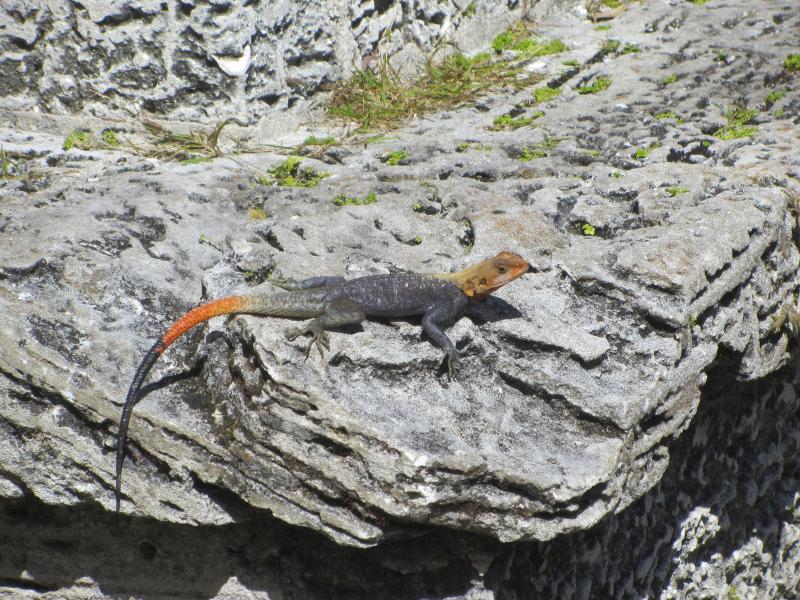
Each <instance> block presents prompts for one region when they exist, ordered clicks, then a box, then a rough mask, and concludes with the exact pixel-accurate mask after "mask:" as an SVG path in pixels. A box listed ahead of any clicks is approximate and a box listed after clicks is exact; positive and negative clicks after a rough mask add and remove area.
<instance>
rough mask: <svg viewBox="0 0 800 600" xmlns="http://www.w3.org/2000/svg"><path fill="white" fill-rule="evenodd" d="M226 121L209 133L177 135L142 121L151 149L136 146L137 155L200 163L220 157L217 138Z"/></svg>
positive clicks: (157, 125) (194, 132)
mask: <svg viewBox="0 0 800 600" xmlns="http://www.w3.org/2000/svg"><path fill="white" fill-rule="evenodd" d="M227 124H228V121H227V120H225V121H222V122H220V123H218V124H217V125H216V127H214V129H212V130H211V131H209V132H204V131H197V130H193V131H190V132H189V133H177V132H174V131H170V130H168V129H166V128H165V127H162V126H161V125H159V124H158V123H155V122H153V121H150V120H148V119H142V125H143V126H144V128H145V129H146V130H147V133H149V134H150V135H151V136H152V137H154V138H156V139H155V140H154V141H153V142H152V146H153V147H152V148H151V149H143V148H141V147H138V146H136V147H135V150H136V151H137V153H139V154H145V155H147V156H150V157H153V158H159V159H162V160H179V161H190V162H200V161H204V160H210V159H212V158H216V157H217V156H222V150H221V149H220V147H219V136H220V133H221V132H222V129H223V128H224V127H225V125H227Z"/></svg>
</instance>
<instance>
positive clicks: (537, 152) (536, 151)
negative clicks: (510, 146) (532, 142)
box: [519, 146, 547, 162]
mask: <svg viewBox="0 0 800 600" xmlns="http://www.w3.org/2000/svg"><path fill="white" fill-rule="evenodd" d="M545 156H547V152H545V151H544V150H542V149H541V148H529V147H528V146H525V147H524V148H523V149H522V151H521V152H520V153H519V160H521V161H523V162H527V161H529V160H533V159H534V158H544V157H545Z"/></svg>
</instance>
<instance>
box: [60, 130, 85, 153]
mask: <svg viewBox="0 0 800 600" xmlns="http://www.w3.org/2000/svg"><path fill="white" fill-rule="evenodd" d="M61 148H62V149H64V150H72V149H73V148H78V149H79V150H90V149H91V148H92V134H91V133H89V132H88V131H80V130H79V129H75V130H74V131H72V132H71V133H70V134H69V135H68V136H67V137H66V139H65V140H64V143H63V144H62V146H61Z"/></svg>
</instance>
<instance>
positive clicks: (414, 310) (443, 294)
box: [116, 252, 530, 512]
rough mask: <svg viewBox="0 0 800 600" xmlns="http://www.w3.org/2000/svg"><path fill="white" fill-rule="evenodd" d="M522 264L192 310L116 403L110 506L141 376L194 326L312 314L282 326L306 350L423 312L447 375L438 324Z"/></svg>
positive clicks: (379, 279) (297, 289) (448, 347)
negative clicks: (342, 332)
mask: <svg viewBox="0 0 800 600" xmlns="http://www.w3.org/2000/svg"><path fill="white" fill-rule="evenodd" d="M529 266H530V265H529V264H528V262H527V261H526V260H525V259H523V258H522V257H521V256H519V255H517V254H512V253H511V252H501V253H500V254H498V255H497V256H495V257H493V258H489V259H487V260H484V261H483V262H480V263H478V264H475V265H472V266H471V267H468V268H466V269H464V270H463V271H458V272H456V273H432V274H420V275H416V274H410V275H370V276H367V277H361V278H359V279H353V280H350V281H347V280H345V279H344V278H342V277H312V278H311V279H306V280H304V281H301V282H299V283H291V284H287V285H286V286H285V287H286V288H287V289H288V290H289V291H285V292H279V293H276V294H270V295H258V296H228V297H227V298H221V299H219V300H212V301H211V302H207V303H205V304H201V305H200V306H198V307H196V308H193V309H192V310H190V311H189V312H187V313H186V314H185V315H183V316H182V317H181V318H180V319H178V320H177V321H175V323H174V324H173V325H172V326H171V327H170V328H169V329H167V331H166V332H165V333H164V335H162V336H161V338H160V339H159V340H158V341H157V342H156V343H155V344H153V346H152V348H150V350H149V351H148V352H147V354H145V356H144V358H143V359H142V362H141V364H140V365H139V368H138V369H137V370H136V374H135V375H134V377H133V382H132V383H131V387H130V388H129V389H128V394H127V396H126V397H125V404H123V406H122V415H121V416H120V422H119V431H118V433H117V465H116V510H117V512H119V508H120V498H121V496H122V465H123V463H124V460H125V441H126V438H127V434H128V424H129V422H130V418H131V414H132V413H133V407H134V406H135V405H136V403H137V402H138V401H139V393H140V391H141V388H142V385H143V384H144V381H145V379H146V378H147V374H148V373H149V372H150V370H151V369H152V368H153V365H154V364H155V362H156V360H158V357H159V356H161V355H162V354H163V353H164V351H165V350H166V349H167V348H168V347H169V346H170V345H171V344H172V343H173V342H174V341H175V340H177V339H178V338H179V337H181V336H182V335H183V334H184V333H186V332H187V331H189V330H190V329H192V328H193V327H194V326H195V325H199V324H200V323H204V322H205V321H208V320H209V319H212V318H213V317H217V316H220V315H230V314H253V315H264V316H271V317H283V318H289V319H308V318H313V320H312V321H311V322H310V323H308V324H307V325H305V326H304V327H299V328H292V329H289V330H287V332H286V336H287V338H289V339H290V340H293V339H295V338H296V337H297V336H299V335H306V334H309V335H310V336H311V342H310V343H309V345H308V349H307V353H308V352H310V351H311V348H312V347H313V346H314V345H316V346H317V348H318V349H319V351H320V353H321V354H323V353H324V352H323V350H324V349H327V348H328V334H327V333H326V331H327V330H329V329H335V328H337V327H341V326H343V325H350V324H355V323H360V322H361V321H363V320H364V319H366V318H367V317H389V318H395V317H408V316H415V315H422V328H423V329H424V331H425V333H427V334H428V337H430V338H431V340H433V341H434V342H435V343H436V344H437V345H438V346H439V347H440V348H442V349H443V350H444V351H445V353H446V355H447V367H448V371H449V373H450V376H451V377H452V376H453V374H454V371H455V365H456V361H457V359H458V353H457V352H456V348H455V346H454V345H453V342H452V341H451V340H450V338H448V337H447V334H445V332H444V331H443V330H442V327H441V326H442V324H443V323H446V322H448V321H451V320H453V319H454V318H455V317H457V316H458V315H459V314H460V313H461V312H462V311H463V310H464V307H465V306H466V305H467V303H468V301H469V300H474V301H477V302H480V301H482V300H484V299H485V298H486V297H487V296H488V295H489V294H491V293H492V292H494V291H496V290H498V289H499V288H501V287H503V286H504V285H506V284H507V283H510V282H512V281H514V280H515V279H517V278H518V277H520V276H521V275H523V274H524V273H526V272H527V271H528V268H529Z"/></svg>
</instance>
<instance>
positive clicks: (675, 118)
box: [656, 110, 683, 125]
mask: <svg viewBox="0 0 800 600" xmlns="http://www.w3.org/2000/svg"><path fill="white" fill-rule="evenodd" d="M656 119H658V120H659V121H663V120H664V119H672V120H673V121H675V122H676V123H677V124H678V125H680V124H681V123H683V119H681V118H680V117H679V116H678V115H677V114H675V113H674V112H672V111H671V110H668V111H666V112H662V113H658V114H657V115H656Z"/></svg>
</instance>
